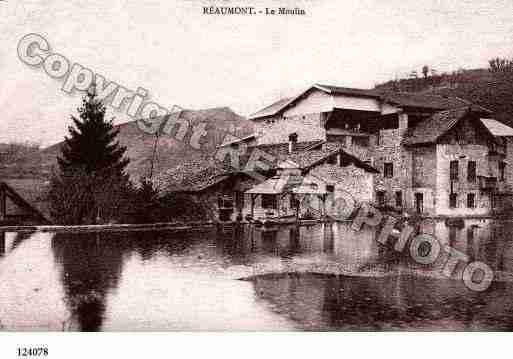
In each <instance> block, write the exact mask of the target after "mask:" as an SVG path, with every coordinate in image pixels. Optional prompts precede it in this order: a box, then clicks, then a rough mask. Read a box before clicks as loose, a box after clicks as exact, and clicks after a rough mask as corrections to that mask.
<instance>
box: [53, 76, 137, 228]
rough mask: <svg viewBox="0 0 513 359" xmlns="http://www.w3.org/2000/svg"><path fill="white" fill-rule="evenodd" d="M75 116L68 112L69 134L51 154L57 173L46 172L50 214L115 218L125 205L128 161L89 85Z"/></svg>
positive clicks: (73, 220) (77, 219) (70, 220)
mask: <svg viewBox="0 0 513 359" xmlns="http://www.w3.org/2000/svg"><path fill="white" fill-rule="evenodd" d="M77 110H78V113H79V115H80V116H79V117H80V118H76V117H75V116H71V119H72V121H73V124H74V126H69V128H68V131H69V136H66V137H65V139H64V144H63V145H62V147H61V155H60V156H59V157H58V158H57V161H58V173H55V174H54V175H53V176H52V178H51V184H50V191H49V200H50V210H51V213H52V217H53V218H54V219H55V220H56V221H57V222H59V223H63V224H82V223H97V222H98V220H99V219H103V220H118V219H119V217H120V214H122V213H123V209H124V208H125V207H126V206H128V203H129V192H130V187H131V186H130V183H129V180H128V176H127V175H126V174H125V168H126V166H127V165H128V163H129V159H128V158H126V156H125V153H126V148H125V147H123V146H120V145H119V142H117V141H116V137H117V135H118V133H119V130H118V129H115V128H114V125H113V123H112V120H111V121H106V120H105V106H104V105H103V104H102V103H101V101H99V100H98V99H97V97H96V91H95V88H94V86H93V87H92V88H91V89H90V90H89V91H88V92H87V94H86V96H85V97H84V98H83V101H82V106H81V107H79V108H78V109H77Z"/></svg>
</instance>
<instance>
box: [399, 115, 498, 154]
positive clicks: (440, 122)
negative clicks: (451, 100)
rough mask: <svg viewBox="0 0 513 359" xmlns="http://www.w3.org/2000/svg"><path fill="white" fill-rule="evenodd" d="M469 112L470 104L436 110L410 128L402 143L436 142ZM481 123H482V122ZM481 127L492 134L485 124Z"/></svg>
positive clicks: (408, 144) (407, 144)
mask: <svg viewBox="0 0 513 359" xmlns="http://www.w3.org/2000/svg"><path fill="white" fill-rule="evenodd" d="M470 112H473V108H472V106H464V107H459V108H455V109H450V110H445V111H440V112H437V113H435V114H434V115H433V116H431V117H428V118H426V119H425V120H423V121H421V122H420V123H418V124H417V125H416V126H415V127H414V128H412V129H411V130H410V132H409V133H408V134H407V136H406V137H405V138H404V140H403V142H402V144H403V145H406V146H410V145H420V144H430V143H436V141H437V140H438V139H439V138H440V137H441V136H442V135H443V134H445V133H447V131H449V130H450V129H451V128H453V127H454V126H455V125H456V124H457V123H458V122H459V121H460V120H461V119H462V118H464V117H465V116H466V115H468V114H469V113H470ZM481 125H483V124H482V122H481ZM483 128H484V129H485V130H486V131H488V133H489V134H490V135H492V133H491V132H490V131H489V130H488V128H487V127H486V126H484V125H483ZM492 136H493V135H492Z"/></svg>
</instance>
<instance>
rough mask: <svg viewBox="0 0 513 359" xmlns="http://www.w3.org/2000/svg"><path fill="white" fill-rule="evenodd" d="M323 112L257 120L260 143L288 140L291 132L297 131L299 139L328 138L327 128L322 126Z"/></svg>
mask: <svg viewBox="0 0 513 359" xmlns="http://www.w3.org/2000/svg"><path fill="white" fill-rule="evenodd" d="M323 116H324V115H323V114H322V113H312V114H305V115H298V116H293V117H286V118H282V117H281V116H280V117H272V118H269V119H267V120H259V121H258V122H255V125H256V130H257V132H259V133H261V136H260V137H259V138H258V143H259V144H268V143H283V142H288V140H289V135H290V134H291V133H294V132H295V133H297V135H298V141H299V142H303V141H314V140H324V139H326V130H325V129H324V128H323V127H322V126H321V119H322V118H323Z"/></svg>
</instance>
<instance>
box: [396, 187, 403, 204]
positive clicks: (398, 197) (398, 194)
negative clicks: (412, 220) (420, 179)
mask: <svg viewBox="0 0 513 359" xmlns="http://www.w3.org/2000/svg"><path fill="white" fill-rule="evenodd" d="M395 205H396V207H402V206H403V193H402V192H401V191H397V192H396V193H395Z"/></svg>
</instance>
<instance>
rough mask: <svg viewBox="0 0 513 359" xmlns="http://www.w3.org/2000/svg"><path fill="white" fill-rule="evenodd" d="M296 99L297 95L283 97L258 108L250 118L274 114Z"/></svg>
mask: <svg viewBox="0 0 513 359" xmlns="http://www.w3.org/2000/svg"><path fill="white" fill-rule="evenodd" d="M294 99H295V97H286V98H282V99H280V100H278V101H276V102H274V103H272V104H270V105H269V106H267V107H264V108H263V109H261V110H258V111H257V112H255V113H254V114H252V115H250V116H249V119H254V118H262V117H269V116H274V115H275V114H277V113H278V112H280V111H281V110H282V109H284V108H285V107H286V106H287V105H288V104H289V103H290V102H291V101H293V100H294Z"/></svg>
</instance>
